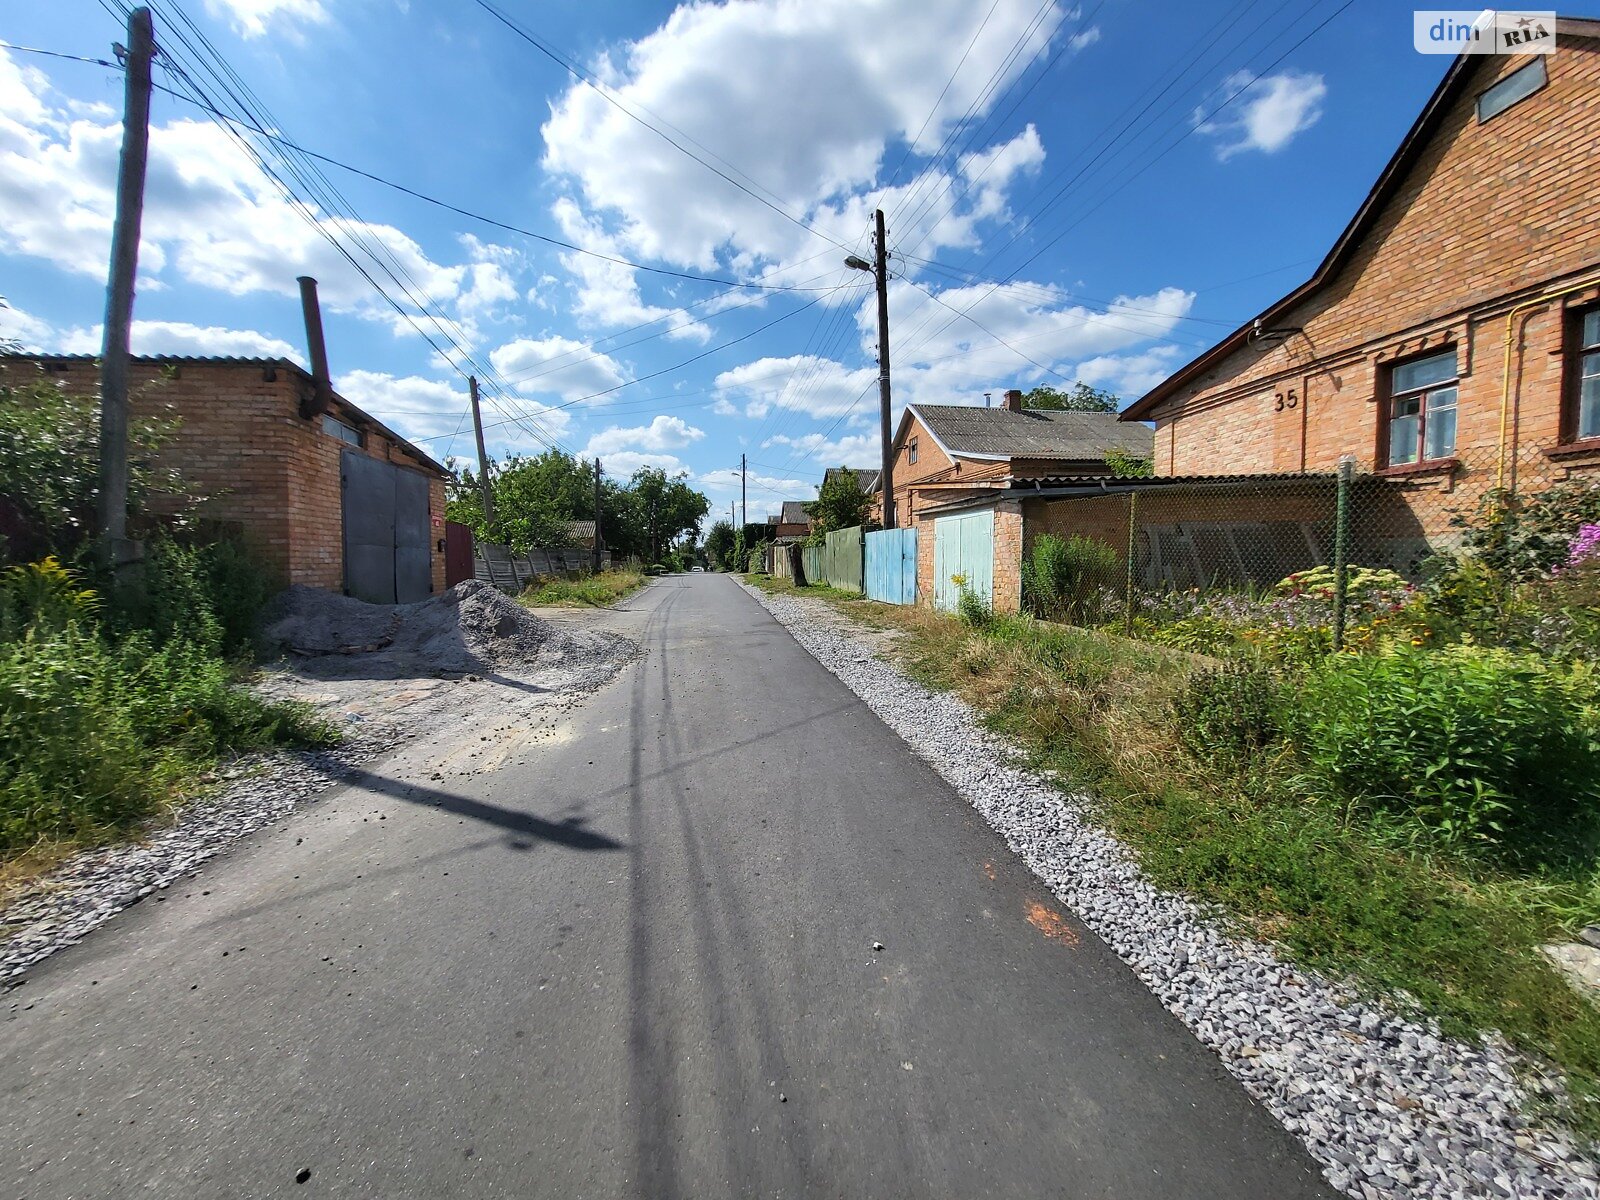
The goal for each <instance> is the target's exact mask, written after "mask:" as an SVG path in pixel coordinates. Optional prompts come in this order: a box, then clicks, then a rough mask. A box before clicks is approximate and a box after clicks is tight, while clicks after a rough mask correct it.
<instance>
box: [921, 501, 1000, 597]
mask: <svg viewBox="0 0 1600 1200" xmlns="http://www.w3.org/2000/svg"><path fill="white" fill-rule="evenodd" d="M956 576H959V577H960V578H961V579H962V581H963V582H962V583H956V582H955V577H956ZM963 586H965V587H967V588H970V589H971V590H972V591H974V592H976V593H977V594H978V595H979V596H981V597H982V598H983V601H984V603H985V604H993V603H994V510H993V509H992V508H986V509H984V510H983V511H982V512H975V513H963V514H962V515H961V516H958V517H939V518H937V519H936V520H935V521H934V523H933V602H934V604H935V605H936V606H938V607H939V608H942V609H944V610H945V611H946V612H954V611H955V608H956V602H957V601H958V600H960V598H961V589H962V587H963Z"/></svg>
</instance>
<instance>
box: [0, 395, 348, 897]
mask: <svg viewBox="0 0 1600 1200" xmlns="http://www.w3.org/2000/svg"><path fill="white" fill-rule="evenodd" d="M97 421H98V415H97V410H96V406H95V404H94V403H93V401H90V400H84V399H82V398H76V397H70V396H67V395H64V394H63V393H62V392H61V391H60V390H59V389H57V388H56V387H55V386H53V385H51V384H49V383H46V382H40V383H38V384H34V385H29V386H27V387H18V388H4V389H0V497H3V498H4V501H3V503H4V506H5V511H4V513H3V514H0V515H3V516H4V529H5V537H4V542H3V543H0V878H14V877H15V876H16V875H18V874H19V873H21V872H22V870H23V869H24V868H22V867H19V864H26V867H25V869H26V870H36V869H42V868H43V867H45V866H47V865H48V864H49V862H50V861H52V860H53V859H54V858H57V857H59V856H60V855H61V854H64V853H66V852H68V851H70V850H71V849H74V848H76V847H79V846H83V845H88V844H92V843H97V842H101V841H105V840H107V839H110V838H113V837H116V836H119V835H123V834H126V833H128V832H129V831H132V830H134V829H136V828H138V827H139V826H140V824H141V823H142V822H144V821H146V820H147V819H149V818H151V817H153V816H155V815H157V814H159V813H160V812H162V811H163V810H165V809H166V808H168V807H169V806H171V805H172V804H174V803H176V802H178V801H181V800H183V799H186V798H188V797H191V796H193V795H195V794H196V793H197V792H198V791H200V790H201V789H202V788H203V787H204V786H205V781H206V779H207V777H208V774H209V773H210V771H211V770H212V768H213V767H214V766H215V765H216V764H217V763H218V761H219V760H221V759H223V758H226V757H228V756H231V755H234V754H238V753H240V752H242V751H248V750H255V749H259V748H263V747H267V746H275V745H324V744H328V743H329V742H331V741H332V740H333V739H334V736H335V735H334V733H333V731H332V730H331V729H329V728H328V727H327V726H326V725H325V724H324V723H322V722H321V721H320V720H318V719H316V718H315V717H314V716H312V715H311V713H310V711H309V710H307V709H305V708H302V707H301V706H297V705H290V704H275V703H268V702H266V701H263V700H261V699H259V698H258V697H256V696H255V695H253V694H252V693H251V692H250V691H248V690H247V689H246V688H245V687H244V686H242V685H243V684H244V682H245V680H246V679H247V677H248V675H249V673H250V671H251V669H252V655H253V649H254V642H255V634H256V619H257V614H258V612H259V610H260V608H261V605H262V604H263V603H264V602H265V601H266V599H267V598H268V595H269V594H270V591H271V587H270V584H269V582H268V581H267V580H266V579H265V578H264V577H263V575H262V574H261V572H260V570H259V568H257V567H256V565H255V564H254V561H253V560H252V558H251V556H250V555H249V553H248V552H247V551H246V550H245V549H244V548H242V547H241V546H239V545H237V544H236V543H234V542H231V541H229V540H227V539H224V538H218V537H207V536H205V535H204V534H202V533H201V532H199V531H197V530H195V529H193V528H191V527H189V526H188V525H186V524H185V523H184V522H183V521H182V520H180V519H177V518H174V519H172V520H170V521H165V522H157V521H155V520H154V519H153V518H151V517H149V516H148V514H147V513H146V512H145V511H144V509H143V504H142V502H143V500H144V498H145V497H146V496H147V495H148V494H150V493H151V492H153V491H156V490H161V491H164V492H168V493H169V494H171V493H174V492H176V491H177V490H178V489H179V488H180V486H181V485H180V484H179V483H178V481H176V480H174V479H172V478H170V477H158V476H156V475H154V474H152V473H151V472H150V471H148V470H146V469H144V468H142V467H136V469H135V478H134V488H133V495H134V500H135V505H136V519H135V521H134V523H133V526H132V528H134V529H135V530H137V532H138V534H139V535H140V536H142V537H143V539H144V542H145V557H144V560H143V562H142V563H141V564H139V565H138V566H137V567H136V568H133V569H131V571H130V573H129V575H128V577H127V578H126V579H124V580H121V581H119V582H118V583H117V584H116V586H112V583H111V580H110V578H109V576H108V575H107V574H106V573H105V572H104V571H103V570H102V569H101V568H100V567H99V566H98V565H97V563H96V561H95V559H94V557H93V555H92V553H91V548H90V545H89V542H88V532H87V531H88V528H89V524H88V520H89V514H90V513H91V511H92V508H93V479H94V471H95V462H96V456H97V438H96V433H95V429H96V425H97ZM165 432H166V427H164V426H162V425H160V424H159V423H151V422H145V423H136V426H135V428H134V430H133V436H134V440H135V445H136V446H137V447H138V450H139V453H136V454H135V455H134V456H133V457H134V460H135V462H136V463H137V462H140V461H141V460H143V459H147V458H148V455H149V452H150V451H151V450H153V449H154V448H155V447H156V446H157V445H159V443H160V441H161V439H162V437H163V436H165Z"/></svg>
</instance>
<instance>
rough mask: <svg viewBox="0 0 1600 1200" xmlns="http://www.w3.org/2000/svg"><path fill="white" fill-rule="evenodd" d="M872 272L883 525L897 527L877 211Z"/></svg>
mask: <svg viewBox="0 0 1600 1200" xmlns="http://www.w3.org/2000/svg"><path fill="white" fill-rule="evenodd" d="M877 222H878V240H877V245H876V246H875V247H874V250H875V251H876V253H875V255H874V258H873V272H872V273H873V274H874V275H876V276H877V277H878V278H877V283H878V422H879V424H880V425H881V426H882V434H883V472H882V474H883V480H882V482H883V527H884V528H885V529H893V528H894V524H895V522H894V442H893V439H894V431H893V430H892V429H890V428H889V243H888V240H887V239H886V238H885V237H884V235H883V209H881V208H880V209H879V210H878V214H877Z"/></svg>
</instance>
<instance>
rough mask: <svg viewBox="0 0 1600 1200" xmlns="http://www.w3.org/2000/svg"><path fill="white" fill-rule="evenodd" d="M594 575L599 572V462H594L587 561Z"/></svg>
mask: <svg viewBox="0 0 1600 1200" xmlns="http://www.w3.org/2000/svg"><path fill="white" fill-rule="evenodd" d="M589 565H590V567H592V568H593V570H594V572H595V573H596V574H599V572H600V460H599V459H598V458H596V459H595V460H594V554H593V556H592V557H591V559H590V561H589Z"/></svg>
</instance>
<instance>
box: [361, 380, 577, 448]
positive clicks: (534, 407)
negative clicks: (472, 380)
mask: <svg viewBox="0 0 1600 1200" xmlns="http://www.w3.org/2000/svg"><path fill="white" fill-rule="evenodd" d="M333 387H334V390H335V391H336V392H338V393H339V394H340V395H341V396H343V397H345V398H346V399H347V400H349V401H351V402H352V403H354V404H356V405H357V406H358V407H360V408H362V409H365V410H366V411H367V412H369V413H371V414H372V415H373V416H375V417H377V418H378V419H379V420H380V421H382V422H384V424H386V425H390V426H392V427H393V428H395V429H396V430H398V431H399V432H400V433H402V434H404V435H405V436H406V437H408V438H414V439H418V440H420V441H421V442H422V447H423V449H424V450H427V451H428V453H430V454H432V455H433V456H434V457H435V458H440V459H442V458H444V456H445V455H446V454H448V453H450V452H451V450H452V449H455V450H461V449H463V448H464V447H470V446H471V445H472V420H471V417H470V415H469V413H468V403H469V402H468V396H467V389H466V387H465V386H464V385H463V383H462V381H461V380H459V379H456V380H450V381H448V382H447V381H445V380H439V379H426V378H423V377H422V376H418V375H407V376H395V375H390V374H387V373H385V372H382V371H364V370H363V371H350V372H348V373H346V374H344V375H339V376H336V377H335V378H334V380H333ZM483 423H484V427H485V435H486V440H487V441H488V442H489V450H490V453H491V454H496V455H503V454H504V453H506V452H507V451H510V450H516V451H522V452H525V453H526V452H537V451H539V450H542V449H544V447H545V446H546V445H547V444H548V442H550V441H553V440H557V439H559V438H561V437H563V436H564V435H565V434H566V432H567V430H568V428H569V427H570V425H571V415H570V414H569V413H568V412H567V411H566V410H565V409H559V408H558V409H552V408H549V407H548V406H546V405H543V404H539V403H538V402H536V401H533V400H529V399H528V398H526V397H518V398H517V399H516V400H514V401H512V400H505V399H501V398H499V397H496V396H492V395H490V394H489V393H487V392H485V393H484V396H483Z"/></svg>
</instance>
